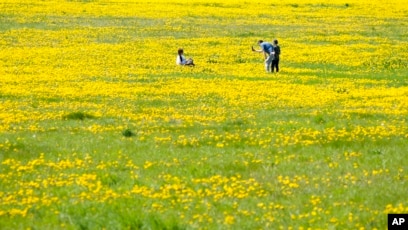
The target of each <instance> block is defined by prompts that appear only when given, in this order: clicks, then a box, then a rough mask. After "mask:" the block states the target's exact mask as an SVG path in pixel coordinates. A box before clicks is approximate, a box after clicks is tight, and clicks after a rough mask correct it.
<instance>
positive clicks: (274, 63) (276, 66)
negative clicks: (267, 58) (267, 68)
mask: <svg viewBox="0 0 408 230" xmlns="http://www.w3.org/2000/svg"><path fill="white" fill-rule="evenodd" d="M274 69H276V72H279V59H274V60H272V72H273V71H274Z"/></svg>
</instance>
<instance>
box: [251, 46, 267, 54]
mask: <svg viewBox="0 0 408 230" xmlns="http://www.w3.org/2000/svg"><path fill="white" fill-rule="evenodd" d="M251 48H252V51H253V52H257V53H262V52H264V51H263V50H256V49H254V47H253V46H251Z"/></svg>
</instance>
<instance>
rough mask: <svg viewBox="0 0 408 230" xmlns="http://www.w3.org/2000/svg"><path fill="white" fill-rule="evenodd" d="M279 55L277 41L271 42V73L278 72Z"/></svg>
mask: <svg viewBox="0 0 408 230" xmlns="http://www.w3.org/2000/svg"><path fill="white" fill-rule="evenodd" d="M279 55H280V47H279V45H278V40H276V39H275V40H274V41H273V59H272V72H273V71H274V69H276V72H279Z"/></svg>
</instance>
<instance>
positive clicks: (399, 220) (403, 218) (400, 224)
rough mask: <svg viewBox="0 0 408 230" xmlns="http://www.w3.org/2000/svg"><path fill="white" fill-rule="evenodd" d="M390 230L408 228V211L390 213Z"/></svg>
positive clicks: (405, 229)
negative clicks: (405, 212) (404, 212)
mask: <svg viewBox="0 0 408 230" xmlns="http://www.w3.org/2000/svg"><path fill="white" fill-rule="evenodd" d="M388 230H408V213H407V214H388Z"/></svg>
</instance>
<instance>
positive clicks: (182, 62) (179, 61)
mask: <svg viewBox="0 0 408 230" xmlns="http://www.w3.org/2000/svg"><path fill="white" fill-rule="evenodd" d="M176 64H177V65H189V66H194V61H193V59H191V58H188V59H187V58H185V57H184V50H183V49H181V48H180V49H178V55H177V58H176Z"/></svg>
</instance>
